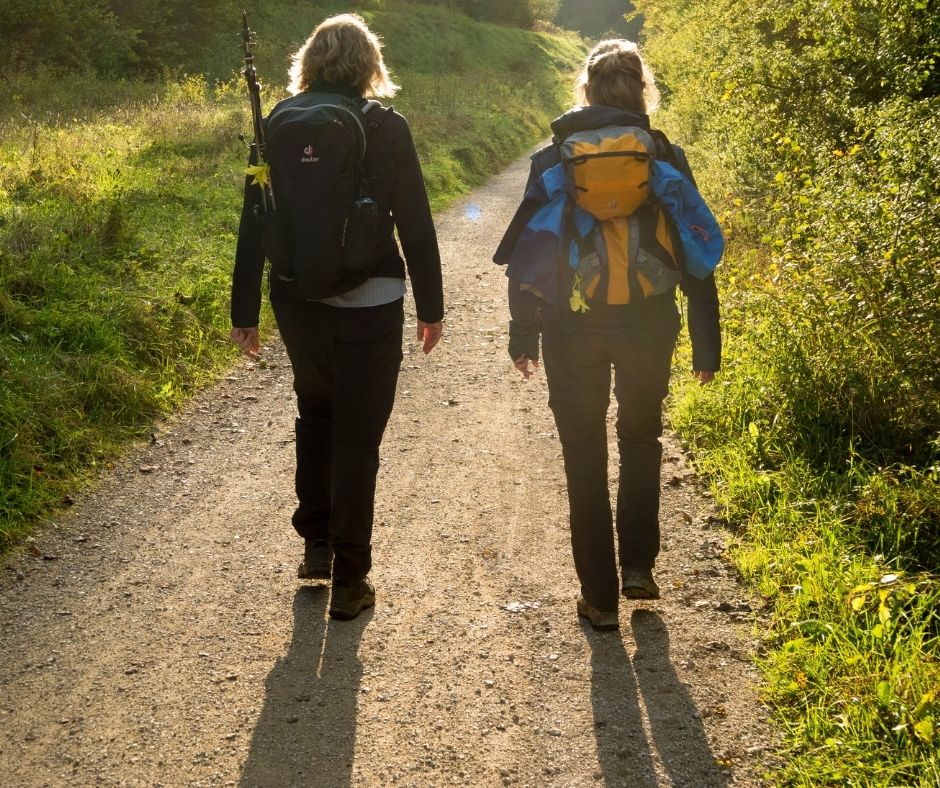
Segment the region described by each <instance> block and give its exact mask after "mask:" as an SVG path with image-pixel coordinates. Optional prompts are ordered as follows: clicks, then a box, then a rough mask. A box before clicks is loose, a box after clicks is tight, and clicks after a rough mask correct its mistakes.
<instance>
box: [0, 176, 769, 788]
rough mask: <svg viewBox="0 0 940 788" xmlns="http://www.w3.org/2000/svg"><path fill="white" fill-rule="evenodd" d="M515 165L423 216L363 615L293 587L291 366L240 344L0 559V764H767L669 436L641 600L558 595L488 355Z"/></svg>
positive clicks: (518, 182)
mask: <svg viewBox="0 0 940 788" xmlns="http://www.w3.org/2000/svg"><path fill="white" fill-rule="evenodd" d="M526 170H527V162H525V161H523V162H520V163H518V164H516V165H514V166H513V167H511V168H510V169H508V170H507V171H506V172H505V173H504V174H502V175H500V176H499V177H497V178H495V179H494V180H493V181H491V182H490V183H489V184H488V185H487V186H485V187H484V188H482V189H480V190H478V191H477V192H475V193H474V194H473V195H472V196H471V197H470V198H468V199H467V200H464V201H463V202H461V203H460V204H459V205H457V206H455V207H454V208H453V209H452V210H451V211H449V212H448V213H447V214H446V215H444V216H443V217H441V220H440V224H439V232H440V237H441V239H442V247H443V252H444V258H445V261H446V262H445V283H446V288H447V295H448V306H449V313H448V317H447V328H446V331H447V334H446V338H445V340H444V342H443V344H442V346H441V347H440V349H439V350H437V351H435V352H434V353H433V354H432V355H431V356H430V357H427V358H425V357H424V356H422V355H421V354H420V353H419V352H418V351H417V349H416V348H414V347H412V346H411V344H410V342H409V344H408V347H407V349H406V356H405V362H404V366H403V370H402V376H401V380H400V384H399V397H398V403H397V406H396V410H395V413H394V415H393V416H392V420H391V423H390V425H389V430H388V433H387V435H386V441H385V444H384V446H383V464H382V469H381V472H380V480H379V493H378V499H377V513H376V528H375V570H374V572H373V578H374V580H375V583H376V586H377V588H378V594H379V603H378V606H377V607H376V608H375V610H374V611H371V612H369V613H366V614H364V615H362V616H361V617H360V618H359V619H357V620H356V621H353V622H347V623H338V622H332V621H330V620H329V619H328V617H327V616H326V606H327V601H328V594H329V591H328V589H327V588H326V587H324V586H322V585H316V584H304V583H301V582H299V581H297V580H296V577H295V569H296V564H297V562H298V560H299V556H300V552H301V544H300V542H299V540H298V539H297V538H296V537H295V536H294V535H293V532H292V530H291V528H290V525H289V520H290V513H291V510H292V467H293V450H294V447H293V441H292V423H293V398H292V393H291V388H290V370H289V366H288V364H287V359H286V356H285V355H284V353H283V350H282V348H281V347H280V345H279V344H278V343H277V342H276V341H275V338H274V337H269V338H268V343H267V344H266V346H265V347H266V349H265V358H266V361H265V363H263V364H259V365H255V364H248V363H244V362H243V363H240V364H238V365H237V366H236V367H235V368H234V369H233V371H232V373H231V374H230V376H229V377H227V378H226V379H225V380H224V381H222V382H221V383H220V384H219V385H218V386H216V387H214V388H213V389H211V390H208V391H205V392H203V394H202V395H200V396H199V398H198V399H197V400H196V401H195V402H194V403H192V405H191V407H189V408H188V410H187V411H186V412H185V413H183V414H182V415H180V416H179V417H176V418H174V419H173V420H171V421H169V422H167V423H165V424H163V425H161V427H160V430H159V431H158V433H157V434H156V438H157V440H156V442H155V443H153V444H151V445H149V446H146V447H141V448H139V449H137V450H134V451H132V452H131V453H130V455H129V456H128V457H127V458H125V460H123V461H122V462H121V463H120V464H119V466H118V467H117V468H115V469H114V470H113V471H112V472H111V474H110V475H109V477H108V478H106V479H105V480H104V481H103V483H102V484H101V485H100V486H99V488H98V489H97V490H96V491H94V492H92V493H89V494H87V495H84V496H79V498H78V500H77V502H76V505H75V506H74V507H72V509H71V510H69V511H68V512H67V513H66V514H64V515H62V516H61V517H60V518H58V519H57V520H56V522H55V523H53V524H51V525H50V526H48V527H45V528H43V529H41V530H40V531H38V532H37V534H36V536H35V538H34V539H33V540H30V541H29V542H28V543H27V544H25V545H24V546H23V548H22V549H21V550H19V551H18V552H16V553H14V554H13V555H12V556H11V557H9V558H8V559H7V561H6V562H5V564H4V565H3V571H2V572H0V655H2V658H0V783H2V784H3V785H5V786H45V785H50V786H66V785H68V786H84V785H128V786H138V785H140V786H145V785H146V786H151V785H165V786H177V785H179V786H182V785H187V786H189V785H192V786H223V785H229V786H235V785H238V786H295V785H296V786H326V787H328V788H333V786H337V787H342V786H372V785H401V786H422V787H423V786H439V785H441V786H443V785H462V786H491V785H492V786H500V785H520V786H523V785H525V786H582V785H588V786H590V785H608V786H629V787H630V788H634V787H639V788H644V787H645V786H662V785H677V786H689V787H690V788H703V787H705V786H724V785H735V786H751V785H760V784H762V783H761V775H762V774H764V773H765V772H766V770H767V768H768V764H769V763H770V760H771V757H772V755H771V748H772V741H773V740H772V737H771V734H770V732H769V730H768V727H767V725H766V722H765V720H764V711H763V710H762V708H761V706H760V705H759V703H758V700H757V694H756V689H755V687H756V683H757V678H756V675H755V671H754V670H753V668H752V667H751V664H750V661H749V651H750V649H751V648H752V646H753V642H752V641H751V640H750V638H752V637H754V631H755V627H756V626H759V624H757V623H756V622H755V621H754V617H753V614H752V613H750V612H749V610H750V608H749V606H748V604H747V601H746V600H745V599H744V598H743V594H742V592H741V590H740V589H739V588H737V586H736V584H735V581H734V579H733V577H732V576H731V574H730V572H729V569H728V568H727V566H726V564H725V563H724V561H723V560H722V558H721V553H722V544H723V538H724V537H723V534H722V533H721V532H720V531H719V530H718V529H717V527H716V526H715V525H714V521H715V518H714V517H712V515H713V514H714V512H713V509H712V506H711V504H710V502H709V500H708V499H707V497H705V496H704V495H703V493H702V491H701V489H700V487H699V486H698V485H697V484H696V482H695V480H694V479H693V477H692V475H691V473H690V471H689V470H688V469H687V468H686V465H685V463H684V460H683V458H682V456H681V453H680V451H679V450H678V448H677V446H676V445H675V442H674V441H669V442H667V446H666V452H665V465H664V472H663V481H664V497H663V531H664V535H665V544H664V551H663V553H662V556H661V559H660V564H659V569H658V577H659V580H660V585H661V586H662V587H663V591H664V594H663V597H664V598H663V600H661V601H659V602H655V603H630V604H627V603H624V604H623V605H622V606H621V613H620V620H621V630H620V632H619V633H598V634H595V633H594V632H592V631H591V630H590V629H588V628H585V626H583V625H582V624H581V623H579V621H578V619H577V617H576V616H575V612H574V600H575V597H576V594H577V583H576V580H575V575H574V570H573V568H572V561H571V554H570V548H569V544H568V530H567V510H566V502H565V491H564V477H563V472H562V465H561V453H560V448H559V444H558V440H557V438H556V436H555V433H554V424H553V423H552V420H551V416H550V414H549V411H548V409H547V406H546V398H547V397H546V391H545V383H544V378H543V376H542V375H541V373H540V374H539V377H538V378H537V379H536V380H534V381H530V382H529V383H525V382H523V381H522V379H521V378H519V377H518V376H517V375H516V374H515V373H514V371H512V370H511V367H510V364H509V362H508V357H507V355H506V336H505V330H506V328H505V327H506V324H507V315H506V309H505V306H504V301H505V299H504V291H503V288H504V277H503V273H502V271H501V270H500V269H497V268H496V267H495V266H493V265H492V264H491V263H490V262H489V259H488V258H489V254H490V252H491V250H492V249H493V248H494V247H495V244H496V242H497V240H498V237H499V234H500V232H501V230H502V228H503V227H505V225H506V223H507V222H508V220H509V217H510V215H511V213H512V210H513V209H514V207H515V203H516V201H517V199H518V197H519V195H520V192H521V189H522V184H523V183H524V179H525V173H526ZM407 323H408V330H410V331H413V323H414V320H413V318H411V319H409V320H407ZM408 339H409V340H410V334H409V335H408ZM611 457H612V460H611V475H612V478H614V477H615V457H616V447H615V445H613V444H612V446H611Z"/></svg>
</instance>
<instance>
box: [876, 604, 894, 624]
mask: <svg viewBox="0 0 940 788" xmlns="http://www.w3.org/2000/svg"><path fill="white" fill-rule="evenodd" d="M878 620H879V621H880V622H881V623H882V624H887V623H888V622H889V621H890V620H891V611H890V610H889V609H888V606H887V605H886V604H885V603H884V602H882V603H881V604H880V605H878Z"/></svg>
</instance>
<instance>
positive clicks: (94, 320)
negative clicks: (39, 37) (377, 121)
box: [0, 4, 582, 550]
mask: <svg viewBox="0 0 940 788" xmlns="http://www.w3.org/2000/svg"><path fill="white" fill-rule="evenodd" d="M322 16H323V9H318V8H317V7H311V6H309V5H300V4H298V5H297V6H296V7H291V6H286V5H285V6H282V7H280V9H279V10H278V14H277V15H276V16H274V15H272V16H270V17H267V18H261V19H259V20H257V21H256V22H253V24H254V25H255V26H256V27H259V30H261V31H263V33H264V35H263V36H262V42H263V46H262V47H261V50H260V53H259V54H260V55H261V57H260V67H261V69H262V72H261V73H262V76H264V77H266V82H267V83H270V84H275V83H277V82H282V83H283V82H286V77H284V76H283V75H284V71H285V66H284V64H285V63H286V58H287V54H288V53H289V52H290V51H291V50H292V49H293V48H294V47H295V46H297V45H298V44H299V43H300V41H301V40H302V39H303V38H304V37H305V35H306V34H307V33H308V32H309V30H310V29H311V28H312V26H313V24H314V23H315V22H316V21H317V20H318V19H319V18H322ZM370 21H371V22H372V24H373V25H374V26H375V28H376V29H377V30H378V31H379V32H380V33H382V34H383V35H384V36H385V38H386V40H387V42H388V47H387V59H388V62H389V64H390V66H391V68H392V69H393V72H394V74H395V76H396V78H397V79H398V81H399V82H400V83H401V84H402V85H403V90H402V93H401V95H400V99H398V100H396V102H395V103H396V106H397V107H398V108H399V109H400V110H401V111H402V112H403V113H404V114H405V115H406V117H409V120H410V121H411V122H412V125H413V127H414V131H415V136H416V141H417V143H418V147H419V150H420V152H421V155H422V158H423V163H424V167H425V176H426V180H427V181H428V186H429V189H430V192H431V195H432V201H433V203H434V207H435V208H436V209H440V208H441V207H442V206H444V205H445V204H446V203H447V202H448V201H450V200H452V199H453V198H454V197H456V196H457V195H459V194H461V193H463V192H465V191H466V190H467V189H468V188H469V187H470V186H472V185H473V184H476V183H479V182H480V181H482V180H483V179H484V178H485V177H486V175H487V174H489V173H491V172H493V171H495V170H496V169H497V168H498V167H499V166H501V165H502V164H503V163H505V162H506V161H507V160H509V159H510V158H512V157H513V156H516V155H518V154H519V153H520V152H521V151H522V150H524V149H525V147H526V146H528V145H531V144H532V143H534V142H535V141H536V140H537V139H538V138H539V137H540V136H541V135H544V133H545V130H546V128H547V123H548V120H549V119H550V118H551V117H552V116H553V114H554V113H556V112H558V111H559V110H560V109H561V108H562V106H563V105H564V104H565V103H566V102H567V96H568V92H567V86H568V84H569V83H570V73H571V71H572V69H573V68H574V64H575V61H576V60H577V58H578V57H580V55H581V52H582V50H581V48H580V46H581V45H580V43H579V42H578V40H577V39H576V38H574V37H558V36H547V35H542V34H534V33H529V32H525V31H520V30H512V29H508V28H502V27H495V26H490V25H483V24H479V23H474V22H472V21H470V20H469V19H467V18H465V17H462V16H460V15H457V14H452V13H449V12H447V11H446V10H443V9H438V8H422V7H415V8H413V9H406V10H401V11H394V12H391V11H389V12H375V13H374V14H373V15H372V16H371V18H370ZM237 24H238V20H234V22H233V26H234V27H235V29H236V30H237ZM468 53H472V56H471V55H470V54H468ZM237 66H238V50H237V48H236V47H233V69H234V68H237ZM509 73H512V74H514V76H515V79H514V80H513V82H512V85H510V84H508V81H506V80H503V79H500V78H499V77H498V76H497V75H498V74H509ZM0 90H2V91H3V94H2V95H0V99H2V101H0V106H3V107H5V108H6V109H5V111H4V114H3V115H0V550H2V549H3V548H4V547H6V546H8V545H9V544H10V543H11V542H12V541H13V540H14V539H16V538H17V537H18V536H21V535H22V534H24V533H26V532H27V531H28V529H29V528H30V527H31V525H32V523H34V522H35V520H36V518H38V517H40V516H42V515H44V514H46V513H48V512H50V511H51V510H54V509H55V508H56V507H58V506H60V505H62V503H63V502H68V500H69V497H68V495H69V492H70V491H72V490H74V489H75V488H76V486H77V485H79V484H81V483H82V482H84V481H86V480H87V479H89V478H92V477H93V476H94V475H95V474H96V473H98V472H100V471H101V470H102V469H106V468H108V467H109V465H110V462H111V461H112V460H113V458H114V457H115V455H116V453H117V452H118V451H119V450H120V447H121V446H122V444H123V443H124V442H126V441H127V440H128V439H129V438H131V437H134V436H141V435H145V434H146V433H147V431H148V430H149V429H150V426H151V424H152V422H153V419H154V417H156V416H157V415H159V414H161V413H166V412H168V411H170V410H172V409H173V408H175V407H178V406H179V404H180V403H181V402H182V401H184V400H185V398H186V397H187V396H189V395H190V393H191V392H192V391H193V390H194V389H195V388H196V387H198V386H200V385H202V384H204V383H206V382H208V381H210V380H212V379H213V378H214V377H215V376H216V375H217V374H218V372H219V371H220V370H221V369H223V368H224V367H225V366H226V365H227V364H228V363H230V361H231V358H232V349H231V348H230V346H229V343H228V342H227V340H226V333H227V327H228V277H229V271H230V265H231V258H232V254H233V251H234V243H235V233H236V231H237V217H238V210H239V205H240V184H241V178H242V176H241V174H240V173H241V169H242V167H243V159H244V149H243V148H242V147H241V144H240V143H239V142H238V141H237V139H236V135H237V133H238V132H239V131H246V132H247V130H248V129H249V127H250V124H249V122H248V117H247V107H246V102H245V101H244V100H243V97H242V88H241V83H240V82H239V81H238V79H237V78H236V79H233V80H232V81H230V82H228V83H219V84H216V85H208V84H207V83H206V81H205V80H204V79H202V78H182V79H176V80H167V81H165V82H164V83H161V84H151V83H138V82H115V83H108V82H101V81H98V80H95V79H93V78H89V77H81V76H73V77H61V76H56V77H53V76H51V75H38V76H37V75H33V76H30V77H23V76H21V77H15V78H11V79H10V80H8V81H6V82H5V85H4V87H2V88H0ZM280 95H281V94H280V93H279V91H278V90H277V89H276V88H272V89H271V90H270V91H269V92H268V94H267V96H266V99H267V101H268V102H273V101H274V100H276V99H277V98H279V97H280ZM24 116H25V117H24ZM481 255H483V252H482V251H481Z"/></svg>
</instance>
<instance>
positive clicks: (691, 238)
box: [650, 160, 725, 279]
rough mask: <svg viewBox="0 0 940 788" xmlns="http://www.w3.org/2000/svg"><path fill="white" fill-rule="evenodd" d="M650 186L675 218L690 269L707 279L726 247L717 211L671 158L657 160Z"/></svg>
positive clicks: (691, 272)
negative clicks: (714, 210)
mask: <svg viewBox="0 0 940 788" xmlns="http://www.w3.org/2000/svg"><path fill="white" fill-rule="evenodd" d="M650 190H651V191H652V192H653V194H654V195H655V196H656V198H657V199H658V200H659V202H660V203H661V204H662V206H663V207H664V208H665V209H666V211H667V212H668V213H669V216H670V217H671V218H672V221H673V224H674V226H675V229H676V232H677V233H678V235H679V242H680V246H681V247H682V253H683V258H684V262H685V268H686V271H688V272H689V273H690V274H692V276H694V277H696V278H698V279H704V278H705V277H707V276H708V275H709V274H710V273H712V271H714V270H715V266H717V265H718V261H719V260H720V259H721V255H722V253H723V252H724V250H725V239H724V236H722V234H721V228H720V227H719V226H718V222H717V220H716V219H715V216H714V214H712V212H711V210H710V209H709V207H708V206H707V205H706V204H705V201H704V200H703V199H702V196H701V195H700V194H699V192H698V189H696V188H695V186H694V185H692V183H691V182H690V181H689V179H688V178H686V177H685V176H684V175H683V174H682V173H681V172H679V171H678V170H677V169H676V168H675V167H673V166H672V165H671V164H669V162H665V161H659V160H656V161H654V162H653V170H652V180H651V181H650Z"/></svg>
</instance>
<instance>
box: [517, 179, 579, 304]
mask: <svg viewBox="0 0 940 788" xmlns="http://www.w3.org/2000/svg"><path fill="white" fill-rule="evenodd" d="M524 199H525V200H530V201H532V202H534V203H537V204H538V205H539V208H538V209H537V210H536V211H535V213H534V214H533V215H532V217H531V218H530V219H529V221H528V222H527V223H526V225H525V226H524V227H523V228H522V231H521V233H520V235H519V239H518V241H517V242H516V244H515V246H514V247H513V249H512V253H511V254H510V256H509V259H508V262H507V267H506V275H507V276H510V277H512V278H513V279H516V280H517V281H519V282H521V283H522V284H523V285H525V286H526V287H527V288H528V289H529V290H530V291H532V292H534V293H535V294H536V295H538V296H539V297H540V298H542V299H543V300H545V301H547V302H549V303H552V304H554V303H557V302H558V300H559V297H560V295H561V294H560V293H559V281H558V266H557V264H556V261H557V260H558V253H559V250H560V249H561V243H562V239H563V236H564V227H565V211H566V209H567V204H568V201H567V200H566V198H565V173H564V169H563V167H562V165H561V164H556V165H555V166H554V167H549V168H548V169H547V170H545V172H543V173H542V174H541V175H540V176H539V177H538V178H536V179H535V180H534V181H533V183H532V184H531V185H530V186H529V188H528V189H527V190H526V193H525V198H524ZM574 222H575V226H576V227H577V229H578V232H579V233H580V234H581V235H582V236H587V235H588V233H590V232H591V230H592V229H593V227H594V218H593V217H592V216H591V214H589V213H587V212H586V211H582V210H581V209H580V208H575V209H574ZM570 253H571V254H577V247H576V246H575V245H574V244H572V250H571V252H570ZM570 262H571V261H570V260H569V264H570ZM574 267H575V268H576V267H577V261H575V263H574Z"/></svg>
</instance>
